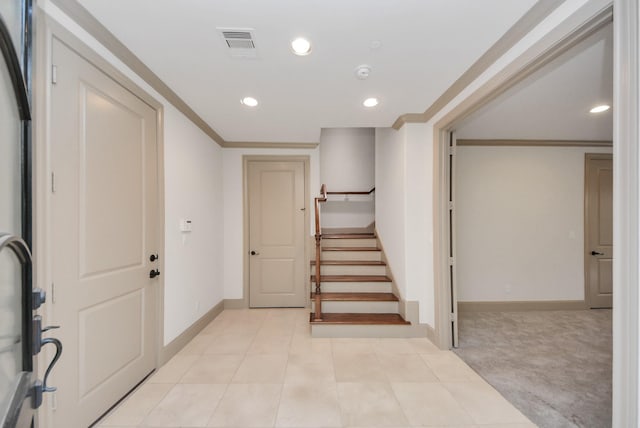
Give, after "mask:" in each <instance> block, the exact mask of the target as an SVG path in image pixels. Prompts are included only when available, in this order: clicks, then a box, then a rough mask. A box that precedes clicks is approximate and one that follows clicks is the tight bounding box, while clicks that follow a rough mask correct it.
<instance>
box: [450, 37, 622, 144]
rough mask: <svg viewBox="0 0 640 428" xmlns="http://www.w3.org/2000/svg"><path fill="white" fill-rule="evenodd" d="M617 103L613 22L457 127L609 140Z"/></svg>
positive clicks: (474, 135)
mask: <svg viewBox="0 0 640 428" xmlns="http://www.w3.org/2000/svg"><path fill="white" fill-rule="evenodd" d="M612 102H613V25H612V24H609V25H607V26H606V27H605V28H603V29H601V30H600V31H598V32H597V33H595V34H593V35H592V36H590V37H589V38H587V39H585V40H584V41H582V42H581V43H579V44H578V45H576V46H575V47H573V48H572V49H571V50H569V51H568V52H566V53H564V54H563V55H561V56H560V57H558V58H556V59H555V60H554V61H552V62H550V63H549V64H547V65H546V66H544V67H543V68H541V69H540V70H538V71H537V72H535V73H533V74H532V75H531V76H529V77H527V78H526V79H524V80H523V81H522V82H520V83H518V84H517V85H515V86H514V87H512V88H510V89H509V90H507V91H506V92H505V93H503V94H502V95H500V96H499V97H498V98H496V99H495V100H493V101H492V102H491V103H489V104H487V105H486V106H484V107H483V108H482V109H480V110H478V111H477V112H475V113H474V114H473V115H472V116H470V117H469V118H467V119H466V120H464V121H463V122H462V123H461V124H460V125H458V126H457V127H456V135H457V137H458V138H466V139H534V140H553V139H557V140H580V141H581V140H608V141H611V140H612V139H613V114H612V110H608V111H607V112H605V113H600V114H597V115H596V114H592V113H589V110H590V109H591V108H592V107H594V106H596V105H598V104H608V105H612Z"/></svg>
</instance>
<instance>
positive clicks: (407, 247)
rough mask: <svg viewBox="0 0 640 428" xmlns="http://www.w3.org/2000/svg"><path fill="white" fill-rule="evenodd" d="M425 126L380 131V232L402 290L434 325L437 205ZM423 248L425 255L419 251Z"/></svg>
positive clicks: (424, 321)
mask: <svg viewBox="0 0 640 428" xmlns="http://www.w3.org/2000/svg"><path fill="white" fill-rule="evenodd" d="M424 131H425V128H424V126H423V125H420V124H408V125H405V126H403V127H402V128H401V129H400V130H399V131H395V130H393V129H390V128H378V129H376V229H377V231H378V236H379V238H380V241H381V242H382V245H383V247H384V250H385V255H386V256H387V260H388V262H389V267H390V269H391V271H392V273H393V275H394V279H395V281H396V285H397V286H398V291H399V292H400V294H401V296H402V298H404V299H405V300H407V301H418V302H421V304H420V307H419V311H420V312H419V314H420V322H421V323H426V324H430V325H433V317H434V307H433V303H431V304H426V303H425V302H429V300H430V299H432V296H433V284H434V282H433V271H432V269H431V266H432V262H433V228H432V220H431V219H432V218H433V217H432V212H433V201H432V197H431V196H425V195H429V194H430V193H431V190H432V186H433V180H432V176H431V164H430V163H429V162H430V159H431V153H432V151H433V148H432V146H431V145H429V144H426V143H425V142H426V140H427V138H426V135H425V134H424ZM416 248H419V249H420V251H416V250H415V249H416Z"/></svg>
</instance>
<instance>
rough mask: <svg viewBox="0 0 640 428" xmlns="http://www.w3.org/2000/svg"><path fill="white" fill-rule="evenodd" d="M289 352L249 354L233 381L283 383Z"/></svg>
mask: <svg viewBox="0 0 640 428" xmlns="http://www.w3.org/2000/svg"><path fill="white" fill-rule="evenodd" d="M287 357H288V354H248V355H247V356H246V357H245V359H244V360H243V361H242V364H240V367H239V368H238V371H237V372H236V374H235V376H234V377H233V379H232V380H231V382H232V383H282V381H283V379H284V371H285V369H286V367H287Z"/></svg>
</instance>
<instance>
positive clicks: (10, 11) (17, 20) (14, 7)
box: [0, 0, 23, 64]
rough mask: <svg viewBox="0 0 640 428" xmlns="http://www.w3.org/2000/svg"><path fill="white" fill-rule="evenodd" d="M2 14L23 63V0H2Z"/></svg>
mask: <svg viewBox="0 0 640 428" xmlns="http://www.w3.org/2000/svg"><path fill="white" fill-rule="evenodd" d="M0 16H2V20H3V21H4V23H5V24H6V25H7V28H8V29H9V33H11V40H13V46H14V48H15V49H16V52H18V58H20V63H21V64H22V50H21V47H20V46H21V44H22V21H23V19H22V1H20V0H0Z"/></svg>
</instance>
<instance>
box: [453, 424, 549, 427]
mask: <svg viewBox="0 0 640 428" xmlns="http://www.w3.org/2000/svg"><path fill="white" fill-rule="evenodd" d="M447 428H449V427H447ZM473 428H538V426H537V425H536V424H533V423H526V424H487V425H485V424H482V425H474V426H473Z"/></svg>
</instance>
